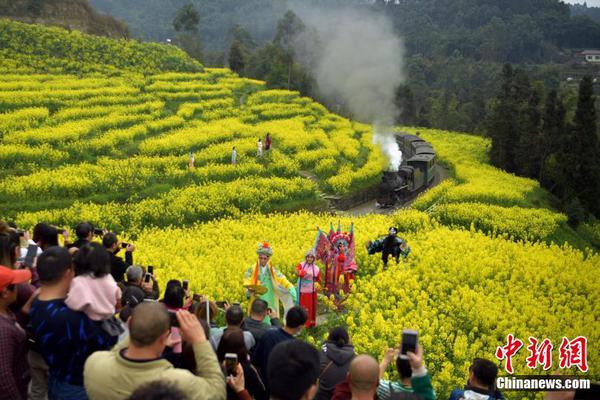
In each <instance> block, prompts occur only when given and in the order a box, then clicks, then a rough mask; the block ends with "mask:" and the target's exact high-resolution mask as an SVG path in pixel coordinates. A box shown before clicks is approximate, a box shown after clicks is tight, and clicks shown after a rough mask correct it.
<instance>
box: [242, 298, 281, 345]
mask: <svg viewBox="0 0 600 400" xmlns="http://www.w3.org/2000/svg"><path fill="white" fill-rule="evenodd" d="M269 314H270V313H269V304H268V303H267V302H266V301H264V300H263V299H256V300H254V302H252V306H250V316H248V318H246V319H245V320H244V325H243V326H242V328H243V329H244V330H245V331H248V332H250V333H251V334H252V336H254V340H256V343H258V341H259V340H260V338H262V335H263V334H264V333H265V332H267V331H268V330H270V329H276V328H279V327H280V326H281V323H280V322H279V318H271V325H269V324H267V323H265V322H264V321H265V318H266V316H267V315H269Z"/></svg>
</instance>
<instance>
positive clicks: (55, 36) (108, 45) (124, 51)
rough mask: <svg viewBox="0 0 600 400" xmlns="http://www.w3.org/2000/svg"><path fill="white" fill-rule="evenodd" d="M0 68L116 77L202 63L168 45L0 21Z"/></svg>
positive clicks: (192, 69) (183, 68) (184, 68)
mask: <svg viewBox="0 0 600 400" xmlns="http://www.w3.org/2000/svg"><path fill="white" fill-rule="evenodd" d="M0 70H1V71H4V72H5V73H18V72H23V73H46V72H59V73H73V74H83V73H92V72H103V73H112V74H116V75H120V74H121V73H123V72H135V73H138V74H151V73H158V72H162V71H189V72H199V71H202V65H201V64H200V63H198V62H197V61H194V60H192V59H191V58H189V57H188V56H187V55H186V54H185V53H184V52H183V51H181V50H180V49H178V48H176V47H173V46H167V45H161V44H157V43H140V42H138V41H135V40H111V39H107V38H100V37H94V36H90V35H85V34H82V33H80V32H78V31H72V32H69V31H66V30H64V29H61V28H46V27H42V26H39V25H30V24H24V23H19V22H14V21H11V20H8V19H2V18H0ZM6 79H7V80H8V81H10V79H9V78H6Z"/></svg>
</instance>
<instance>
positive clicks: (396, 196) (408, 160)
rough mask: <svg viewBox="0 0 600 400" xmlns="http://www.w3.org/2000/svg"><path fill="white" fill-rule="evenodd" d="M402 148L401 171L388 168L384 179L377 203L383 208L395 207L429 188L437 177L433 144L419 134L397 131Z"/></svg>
mask: <svg viewBox="0 0 600 400" xmlns="http://www.w3.org/2000/svg"><path fill="white" fill-rule="evenodd" d="M396 141H397V142H398V145H399V146H400V150H401V151H402V164H401V165H400V168H399V169H398V171H385V172H384V173H383V176H382V178H381V185H380V187H379V195H378V196H377V203H378V205H379V206H380V207H393V206H394V205H395V204H396V203H398V202H400V203H401V202H405V201H407V200H409V199H411V198H413V197H414V196H416V195H417V193H419V192H421V191H423V190H425V189H426V188H427V187H428V186H429V185H431V184H432V182H433V180H434V178H435V174H434V172H435V163H436V154H435V150H434V149H433V146H431V144H429V143H427V142H426V141H425V140H423V139H421V138H420V137H419V136H415V135H411V134H408V133H398V134H396Z"/></svg>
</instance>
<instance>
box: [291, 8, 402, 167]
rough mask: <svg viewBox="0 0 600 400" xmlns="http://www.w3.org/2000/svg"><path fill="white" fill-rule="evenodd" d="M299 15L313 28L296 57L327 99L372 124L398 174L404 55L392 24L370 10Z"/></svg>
mask: <svg viewBox="0 0 600 400" xmlns="http://www.w3.org/2000/svg"><path fill="white" fill-rule="evenodd" d="M298 15H299V16H300V18H301V19H302V20H303V21H304V22H305V23H306V25H307V26H308V27H309V29H307V31H306V33H305V34H304V35H301V36H300V37H299V38H298V39H297V45H296V46H295V49H296V53H297V56H298V57H297V58H298V59H299V60H304V61H305V62H306V63H307V65H308V66H309V67H310V70H311V72H312V75H313V76H314V77H315V80H316V82H317V84H318V87H319V92H320V94H321V95H322V96H323V97H325V98H327V99H328V100H330V101H335V102H343V104H344V105H345V107H346V108H347V109H348V110H349V111H350V112H351V113H352V114H353V116H354V117H355V118H356V119H358V120H360V121H362V122H366V123H371V124H373V125H374V138H373V139H374V140H373V141H374V142H375V143H379V144H380V145H381V148H382V150H383V152H384V153H385V154H386V155H387V156H388V157H389V159H390V167H391V169H394V170H397V169H398V167H399V165H400V162H401V157H402V155H401V153H400V149H399V147H398V144H397V143H396V141H395V139H394V137H393V134H392V129H391V126H392V125H393V124H394V120H395V116H396V115H397V114H398V109H397V107H396V105H395V104H394V98H395V94H396V89H397V88H398V87H399V86H400V85H401V84H402V83H403V81H404V73H403V66H404V53H405V51H404V45H403V42H402V40H401V39H400V38H399V37H398V36H397V35H396V33H395V32H394V28H393V26H392V23H391V21H390V20H389V19H388V18H386V17H384V16H382V15H376V14H374V13H373V12H372V11H370V10H368V9H367V8H364V9H361V10H358V9H339V8H338V9H335V10H318V11H315V10H314V9H313V10H298ZM315 32H316V33H317V35H314V33H315ZM315 37H316V38H318V39H315Z"/></svg>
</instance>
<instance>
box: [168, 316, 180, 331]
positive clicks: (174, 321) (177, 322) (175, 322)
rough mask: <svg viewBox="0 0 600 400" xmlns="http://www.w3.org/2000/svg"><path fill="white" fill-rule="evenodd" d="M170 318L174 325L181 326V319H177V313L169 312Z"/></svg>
mask: <svg viewBox="0 0 600 400" xmlns="http://www.w3.org/2000/svg"><path fill="white" fill-rule="evenodd" d="M169 320H170V324H171V326H172V327H175V328H179V321H178V320H177V314H175V313H174V312H169Z"/></svg>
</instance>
